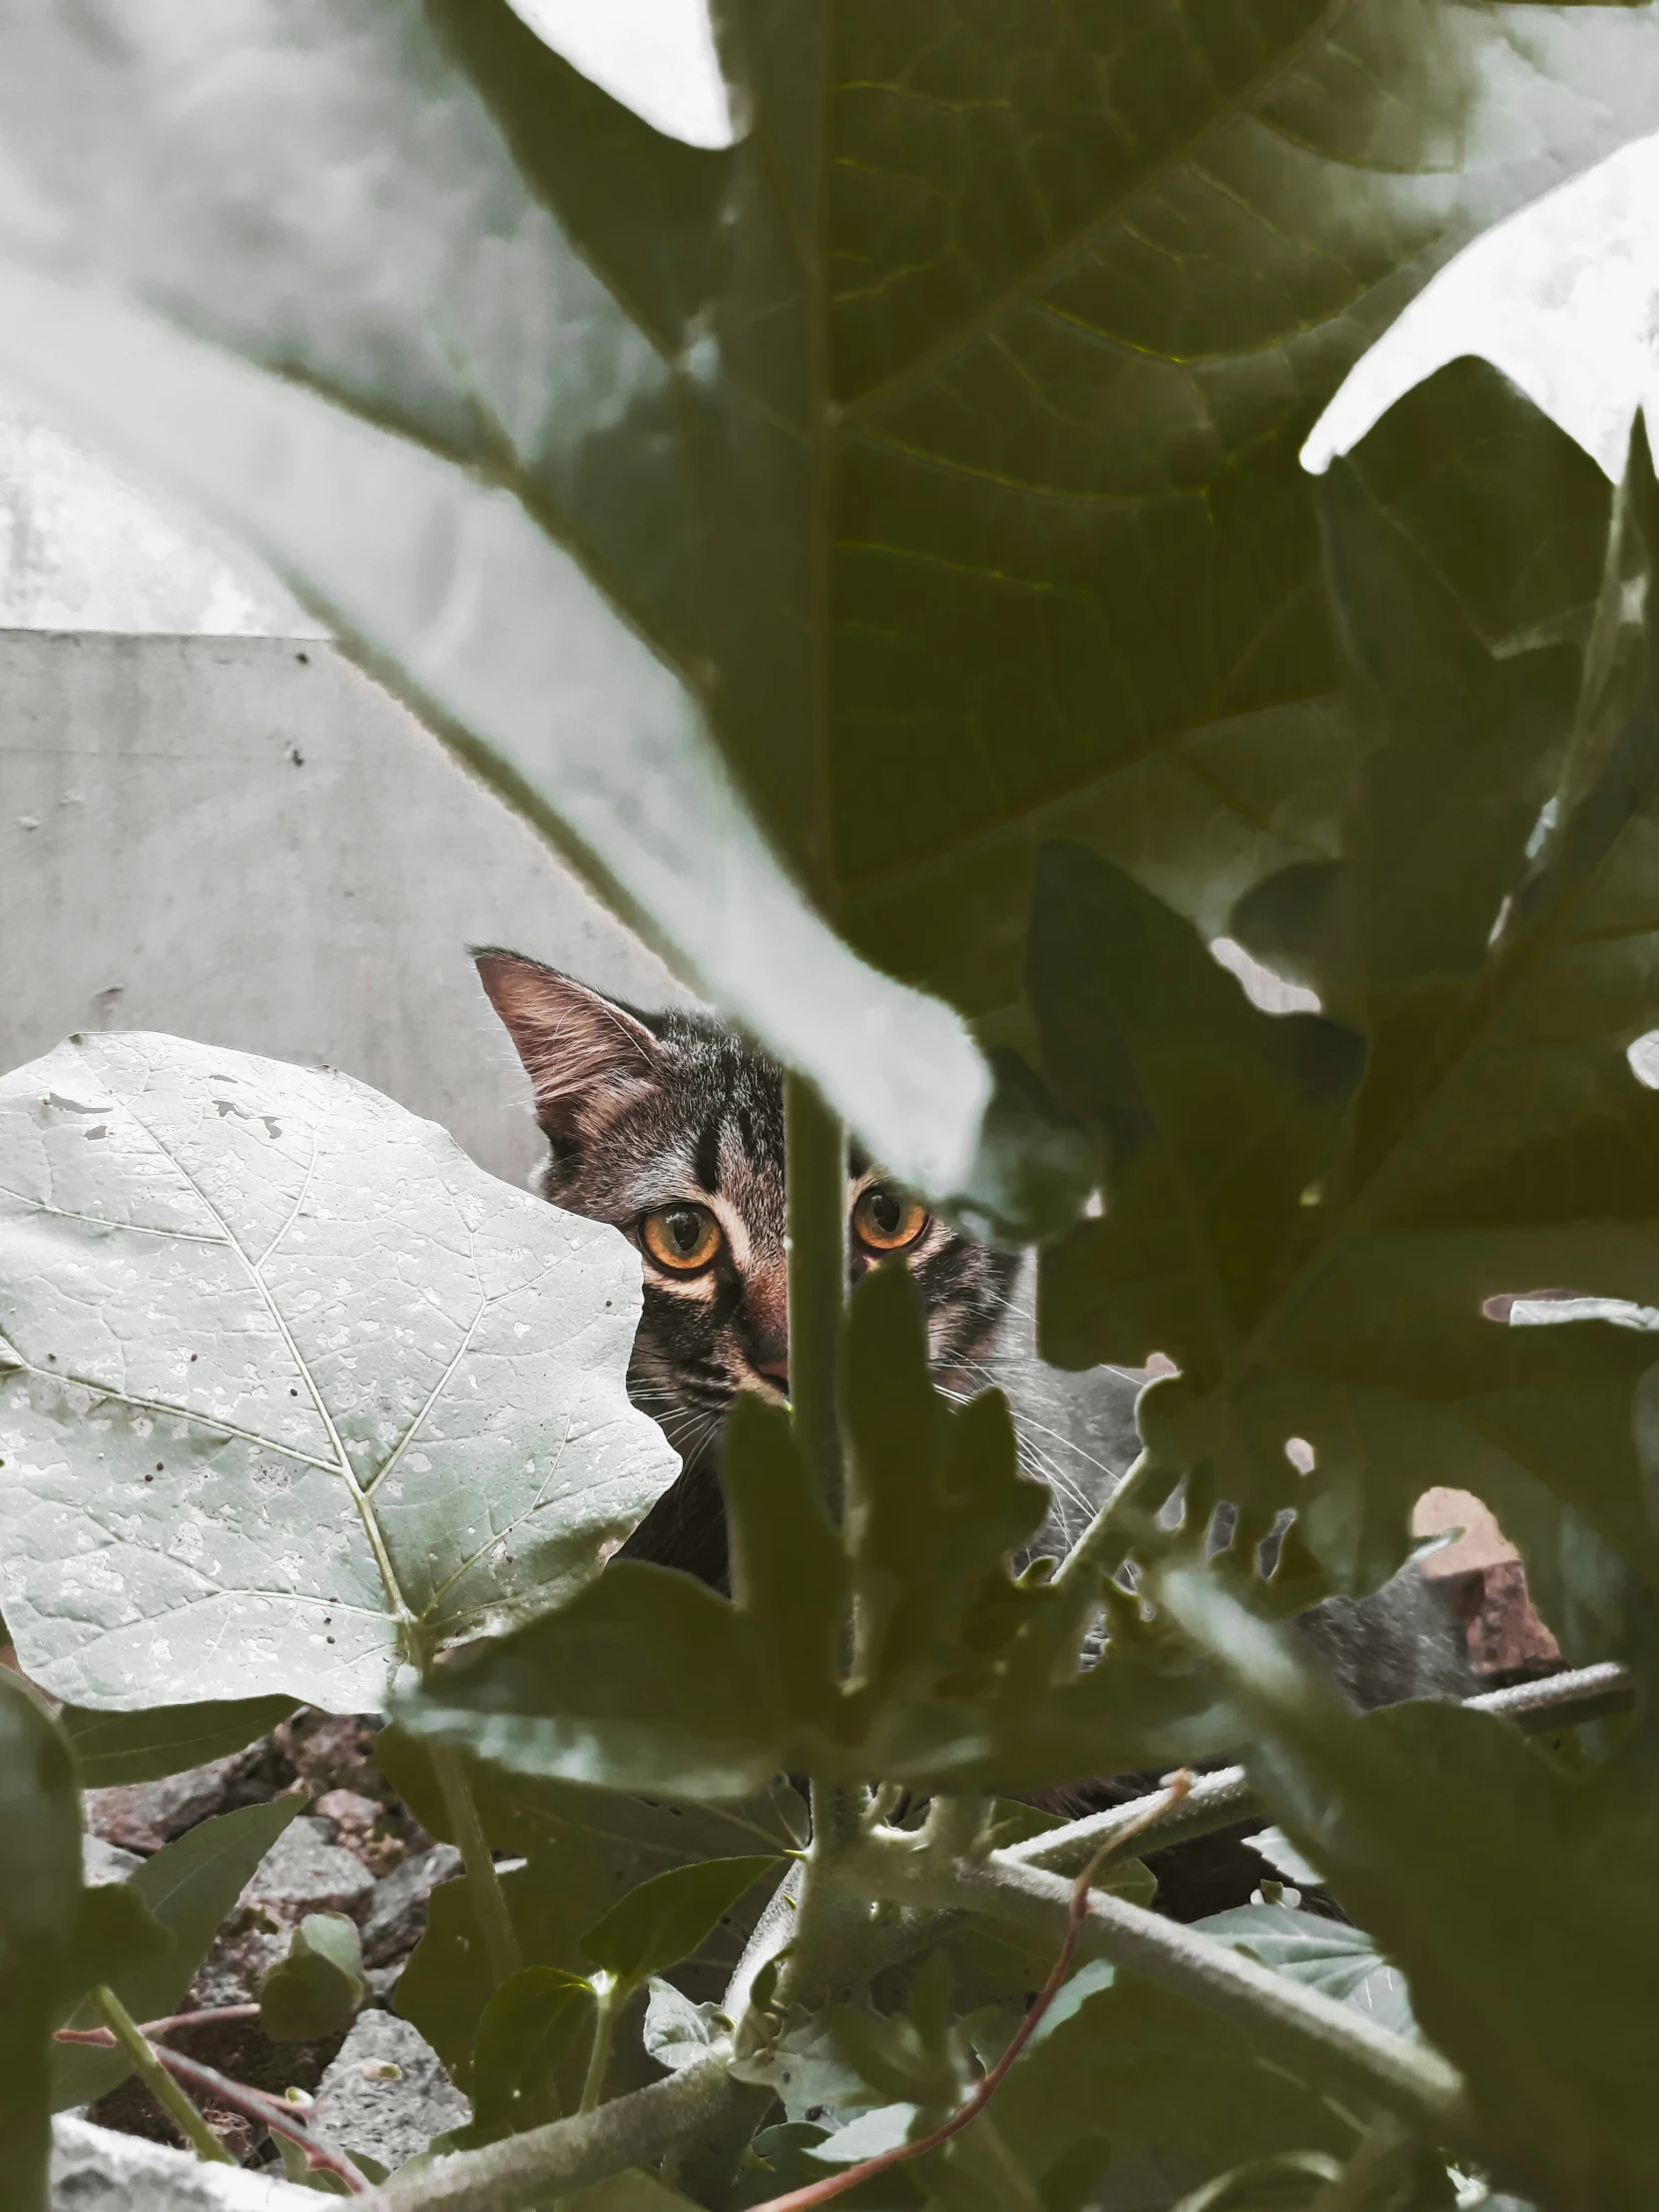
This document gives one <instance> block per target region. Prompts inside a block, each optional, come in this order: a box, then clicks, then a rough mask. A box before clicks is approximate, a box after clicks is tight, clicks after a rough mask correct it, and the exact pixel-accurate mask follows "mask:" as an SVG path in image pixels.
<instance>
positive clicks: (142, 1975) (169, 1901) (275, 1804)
mask: <svg viewBox="0 0 1659 2212" xmlns="http://www.w3.org/2000/svg"><path fill="white" fill-rule="evenodd" d="M299 1806H300V1800H299V1799H298V1798H294V1797H281V1798H274V1799H273V1800H272V1801H271V1802H270V1803H269V1804H267V1805H245V1806H243V1807H242V1808H241V1809H240V1810H239V1811H238V1812H235V1813H219V1814H215V1815H214V1816H213V1817H212V1818H211V1819H209V1820H205V1821H201V1822H199V1823H198V1824H197V1826H196V1827H195V1828H193V1829H190V1830H189V1831H188V1832H187V1833H186V1834H185V1835H183V1836H180V1837H178V1838H177V1839H176V1840H175V1841H174V1842H173V1843H171V1844H166V1845H164V1846H163V1847H162V1849H161V1850H160V1851H158V1852H157V1853H156V1854H155V1856H154V1857H153V1858H150V1859H147V1860H146V1861H145V1862H144V1865H143V1866H142V1867H140V1868H139V1870H138V1872H137V1873H136V1874H134V1875H132V1876H131V1877H130V1878H129V1880H128V1882H127V1884H126V1885H125V1887H126V1888H127V1889H129V1890H130V1891H131V1892H132V1894H133V1895H134V1896H135V1897H137V1898H138V1899H140V1900H141V1901H142V1903H143V1904H145V1905H146V1906H148V1907H149V1909H150V1911H151V1912H152V1913H153V1914H154V1915H155V1917H156V1919H157V1920H158V1921H159V1922H160V1924H161V1926H162V1927H163V1928H164V1929H165V1930H166V1931H167V1933H168V1934H169V1935H170V1936H172V1938H173V1940H172V1943H171V1945H170V1947H169V1948H168V1949H167V1950H166V1951H165V1952H164V1953H162V1954H161V1955H160V1956H158V1957H154V1958H152V1959H149V1960H147V1961H145V1962H143V1963H140V1964H138V1965H135V1966H133V1967H130V1968H129V1969H128V1970H127V1971H126V1972H124V1973H121V1974H118V1975H117V1976H116V1977H115V1979H114V1980H113V1981H112V1982H111V1987H112V1988H113V1989H114V1990H115V1993H116V1995H117V1996H118V1997H119V1998H120V1999H121V2001H122V2003H123V2004H124V2005H125V2006H126V2007H127V2010H128V2011H129V2012H130V2013H131V2014H132V2016H133V2018H134V2019H135V2020H138V2021H140V2022H141V2023H142V2022H143V2021H145V2020H159V2019H165V2018H167V2017H168V2016H169V2015H170V2014H171V2013H173V2012H174V2011H176V2010H177V2009H178V2006H179V2003H180V2000H181V1999H182V1998H183V1996H184V1994H185V1991H186V1990H187V1989H188V1988H189V1987H190V1983H191V1978H192V1976H193V1975H194V1974H195V1972H196V1969H197V1967H198V1966H199V1965H200V1964H201V1963H202V1960H203V1959H204V1958H205V1957H206V1956H207V1953H208V1948H209V1945H210V1944H211V1943H212V1942H213V1939H214V1937H215V1936H217V1935H218V1934H219V1929H220V1924H221V1922H223V1921H224V1920H225V1919H226V1917H227V1916H228V1915H229V1913H230V1912H231V1909H232V1907H233V1906H234V1905H235V1904H236V1902H237V1900H238V1898H239V1897H240V1896H241V1895H242V1893H243V1891H244V1890H245V1889H246V1888H247V1886H248V1884H249V1882H251V1881H252V1879H253V1877H254V1872H255V1869H256V1868H257V1867H258V1866H259V1864H260V1861H261V1860H262V1859H263V1858H264V1857H265V1855H266V1853H267V1852H268V1851H269V1850H270V1849H271V1847H272V1845H273V1844H274V1843H275V1842H276V1841H277V1837H278V1836H279V1835H280V1834H281V1833H282V1831H283V1829H284V1828H286V1826H287V1825H288V1822H289V1821H291V1820H292V1819H293V1817H294V1815H295V1814H296V1813H297V1812H298V1811H299ZM77 1848H78V1846H77ZM67 2024H69V2025H71V2026H74V2027H97V2026H100V2025H101V2024H102V2023H101V2021H100V2020H99V2019H98V2018H97V2016H96V2015H95V2014H93V2013H92V2011H91V2010H90V2008H87V2007H82V2009H81V2010H80V2011H78V2012H77V2013H76V2014H75V2015H74V2016H73V2017H72V2019H71V2020H70V2021H69V2022H68V2023H67ZM131 2071H132V2065H131V2062H130V2061H129V2060H128V2058H127V2057H126V2055H125V2054H124V2053H123V2052H122V2051H119V2050H97V2049H93V2048H91V2047H89V2046H87V2045H84V2044H83V2045H80V2046H76V2045H72V2044H68V2043H60V2044H58V2045H57V2047H56V2048H55V2050H54V2051H53V2054H52V2108H53V2110H54V2111H58V2112H61V2111H63V2110H64V2108H65V2107H66V2106H68V2105H72V2104H90V2103H91V2102H92V2101H93V2099H94V2098H96V2097H101V2096H103V2095H104V2094H105V2093H106V2091H108V2090H110V2089H113V2088H114V2087H115V2086H116V2084H117V2083H118V2082H121V2081H125V2079H126V2078H127V2076H128V2074H129V2073H130V2072H131Z"/></svg>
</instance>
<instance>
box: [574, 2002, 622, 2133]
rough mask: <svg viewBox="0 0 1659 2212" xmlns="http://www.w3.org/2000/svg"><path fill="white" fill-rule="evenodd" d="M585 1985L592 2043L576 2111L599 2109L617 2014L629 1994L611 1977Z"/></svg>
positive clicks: (608, 2068)
mask: <svg viewBox="0 0 1659 2212" xmlns="http://www.w3.org/2000/svg"><path fill="white" fill-rule="evenodd" d="M589 1986H590V1988H591V1989H592V1990H593V2041H592V2043H591V2044H590V2045H589V2048H588V2070H587V2073H586V2075H585V2076H584V2078H583V2082H582V2101H581V2103H580V2104H579V2105H578V2106H577V2107H576V2109H577V2111H578V2112H596V2111H597V2110H598V2109H599V2104H600V2100H601V2099H602V2098H603V2096H604V2094H605V2076H606V2074H607V2073H608V2072H609V2070H610V2064H611V2042H612V2039H613V2037H614V2036H615V2034H616V2016H617V2012H618V2010H619V2008H620V2007H621V2006H622V2005H623V2004H624V2003H625V2002H626V2001H627V1998H628V1994H629V1991H628V1986H627V1984H626V1983H625V1982H621V1981H618V1980H617V1979H616V1978H615V1977H614V1976H613V1975H611V1974H595V1975H594V1977H593V1980H592V1981H591V1982H590V1984H589Z"/></svg>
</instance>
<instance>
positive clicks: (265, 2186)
mask: <svg viewBox="0 0 1659 2212" xmlns="http://www.w3.org/2000/svg"><path fill="white" fill-rule="evenodd" d="M316 2202H317V2198H316V2193H315V2191H314V2190H310V2189H297V2188H294V2187H293V2186H292V2185H291V2184H290V2183H288V2182H286V2181H273V2180H268V2179H267V2178H266V2177H265V2176H264V2175H263V2174H251V2173H244V2172H243V2170H242V2168H241V2167H240V2166H204V2165H203V2164H202V2163H201V2162H200V2161H199V2160H198V2159H197V2157H196V2156H195V2154H194V2153H193V2152H188V2151H179V2150H168V2149H167V2148H166V2147H165V2146H164V2145H162V2144H160V2143H150V2142H146V2141H145V2140H144V2138H143V2137H142V2136H138V2135H117V2134H115V2133H113V2132H112V2131H111V2130H110V2129H109V2128H106V2127H94V2126H93V2125H92V2124H91V2122H90V2121H87V2120H78V2119H75V2118H74V2117H72V2116H71V2115H70V2114H69V2113H60V2115H59V2116H58V2118H57V2119H55V2120H54V2121H53V2123H52V2212H314V2207H315V2205H316Z"/></svg>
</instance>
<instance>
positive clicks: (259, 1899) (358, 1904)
mask: <svg viewBox="0 0 1659 2212" xmlns="http://www.w3.org/2000/svg"><path fill="white" fill-rule="evenodd" d="M331 1834H332V1831H331V1829H330V1828H329V1826H328V1824H327V1823H326V1822H325V1821H316V1820H311V1819H309V1818H307V1817H306V1816H305V1815H303V1814H301V1816H300V1817H299V1819H298V1820H296V1821H290V1822H289V1823H288V1825H287V1827H286V1828H285V1829H283V1831H282V1833H281V1835H280V1836H278V1837H277V1841H276V1843H275V1844H273V1845H272V1847H271V1849H270V1850H269V1851H268V1852H267V1853H266V1855H265V1857H264V1858H263V1859H262V1860H261V1861H260V1864H259V1865H258V1867H256V1868H255V1870H254V1877H253V1880H252V1881H251V1882H250V1883H249V1885H248V1887H247V1889H245V1890H244V1891H243V1893H242V1896H241V1897H240V1898H239V1899H238V1900H237V1906H236V1910H235V1911H234V1912H233V1913H232V1914H231V1915H230V1917H229V1918H228V1919H227V1921H226V1923H225V1925H224V1927H223V1928H222V1929H221V1930H220V1932H219V1934H218V1936H215V1938H214V1944H213V1948H212V1949H211V1950H210V1951H209V1953H208V1955H207V1957H206V1958H205V1959H203V1961H202V1964H201V1965H200V1966H199V1967H198V1969H197V1973H196V1979H195V1980H194V1981H193V1982H192V1983H191V1985H190V1995H189V1996H188V1997H187V1999H186V2000H185V2005H184V2009H185V2010H186V2011H191V2012H199V2011H203V2010H205V2009H206V2008H207V2007H208V2006H210V2005H220V2004H251V2003H253V2002H254V2001H255V2000H256V1999H257V1998H258V1996H259V1993H260V1981H261V1978H262V1976H263V1975H264V1974H265V1972H266V1970H267V1968H268V1967H271V1966H274V1965H275V1964H276V1963H277V1959H278V1958H280V1957H282V1956H283V1955H284V1954H285V1952H286V1950H287V1947H288V1932H289V1931H290V1930H291V1929H294V1928H297V1927H298V1925H299V1923H300V1922H301V1921H302V1920H303V1919H304V1917H305V1915H306V1914H307V1913H344V1914H347V1915H348V1916H349V1917H350V1918H351V1919H352V1920H357V1919H359V1918H360V1917H361V1915H362V1914H363V1913H364V1912H366V1911H367V1908H368V1903H369V1900H370V1898H371V1896H372V1895H373V1891H374V1877H373V1876H372V1875H371V1874H370V1873H369V1871H368V1869H367V1868H366V1867H364V1866H362V1865H361V1864H360V1863H359V1862H358V1861H357V1860H355V1859H353V1858H352V1856H351V1854H350V1853H349V1852H348V1851H341V1850H340V1848H339V1846H338V1845H337V1844H334V1843H332V1842H330V1840H329V1839H330V1836H331Z"/></svg>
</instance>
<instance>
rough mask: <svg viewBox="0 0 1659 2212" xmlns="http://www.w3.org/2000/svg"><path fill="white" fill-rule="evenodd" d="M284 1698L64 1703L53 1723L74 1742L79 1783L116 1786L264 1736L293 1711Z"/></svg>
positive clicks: (177, 1770)
mask: <svg viewBox="0 0 1659 2212" xmlns="http://www.w3.org/2000/svg"><path fill="white" fill-rule="evenodd" d="M293 1709H294V1706H293V1700H292V1699H291V1698H285V1697H255V1698H239V1699H236V1700H234V1701H232V1702H231V1703H228V1704H219V1703H204V1704H201V1705H152V1706H150V1707H148V1708H146V1709H144V1710H142V1711H139V1712H136V1713H103V1712H95V1711H93V1710H92V1709H91V1708H90V1707H88V1706H84V1705H66V1706H65V1707H64V1708H63V1710H62V1711H61V1712H60V1713H59V1715H58V1725H59V1727H60V1728H61V1729H62V1730H63V1732H64V1734H65V1735H66V1736H67V1737H68V1738H69V1740H70V1742H71V1743H72V1744H73V1745H74V1747H75V1757H76V1759H77V1761H78V1763H79V1765H80V1770H81V1783H82V1787H83V1788H85V1789H88V1790H108V1789H116V1788H120V1787H122V1786H123V1785H125V1784H128V1783H133V1782H157V1781H160V1780H161V1778H162V1777H163V1776H164V1775H170V1774H183V1773H184V1772H185V1770H186V1769H187V1768H188V1767H202V1766H206V1765H207V1763H208V1762H209V1760H211V1759H223V1758H225V1757H226V1756H227V1755H228V1754H229V1753H231V1752H233V1751H241V1750H242V1749H243V1747H244V1746H245V1745H247V1744H252V1743H256V1742H257V1741H258V1740H259V1738H260V1737H262V1736H267V1735H269V1734H270V1733H271V1731H272V1730H273V1729H274V1728H275V1727H276V1726H277V1723H278V1722H279V1721H284V1720H286V1719H287V1717H288V1715H289V1714H290V1713H291V1712H292V1711H293Z"/></svg>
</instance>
